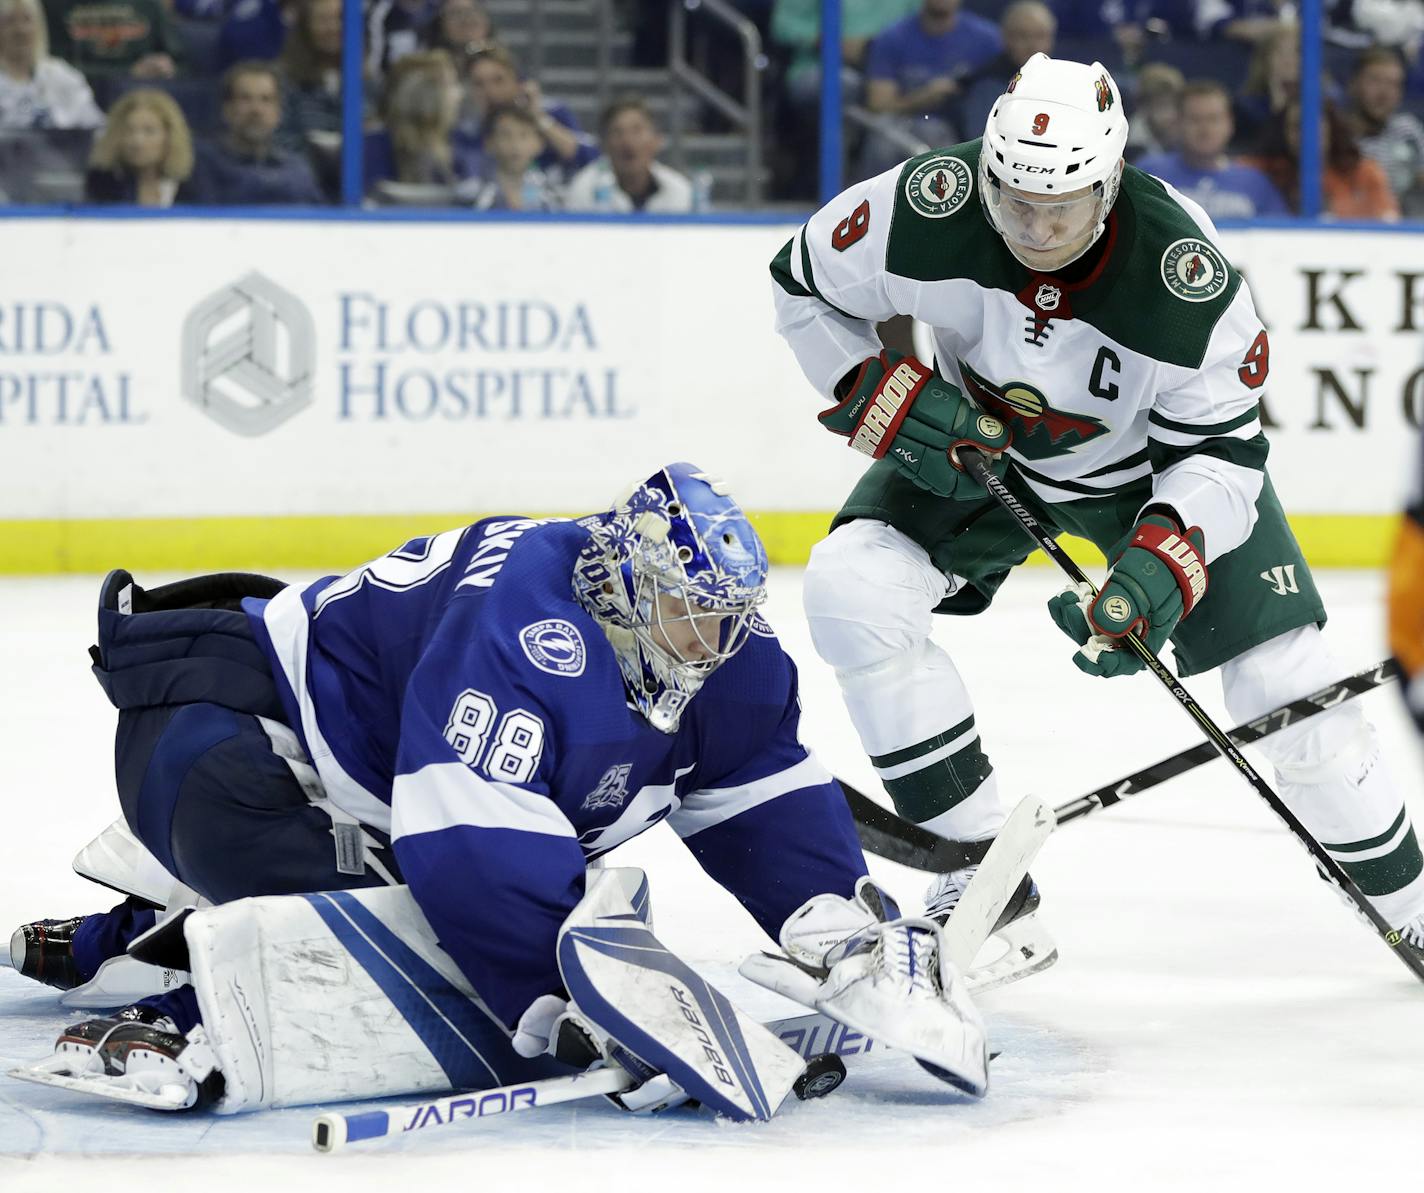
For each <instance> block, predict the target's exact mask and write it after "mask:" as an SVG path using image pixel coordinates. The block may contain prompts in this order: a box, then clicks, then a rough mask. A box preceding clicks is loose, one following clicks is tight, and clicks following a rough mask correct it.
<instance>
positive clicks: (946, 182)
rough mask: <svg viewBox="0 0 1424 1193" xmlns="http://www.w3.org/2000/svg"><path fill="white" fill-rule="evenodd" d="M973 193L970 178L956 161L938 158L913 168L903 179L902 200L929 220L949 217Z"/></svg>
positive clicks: (963, 167) (971, 178) (955, 158)
mask: <svg viewBox="0 0 1424 1193" xmlns="http://www.w3.org/2000/svg"><path fill="white" fill-rule="evenodd" d="M973 189H974V175H973V174H971V173H970V172H969V167H968V166H966V165H965V164H964V163H963V162H962V161H960V160H959V159H958V158H957V157H947V156H944V155H940V156H937V157H932V158H930V159H929V160H928V161H925V162H922V163H921V164H920V165H918V166H916V167H915V168H914V169H913V170H912V171H911V172H910V176H909V177H908V178H906V179H905V198H906V199H908V200H909V202H910V206H911V207H913V208H914V209H915V210H916V211H918V212H919V213H920V214H921V215H923V216H927V217H928V218H930V219H932V220H938V219H943V218H944V217H945V216H947V215H953V214H954V213H955V212H956V211H958V210H959V209H960V208H961V207H963V206H964V204H965V202H966V201H967V200H968V198H969V195H970V192H971V191H973Z"/></svg>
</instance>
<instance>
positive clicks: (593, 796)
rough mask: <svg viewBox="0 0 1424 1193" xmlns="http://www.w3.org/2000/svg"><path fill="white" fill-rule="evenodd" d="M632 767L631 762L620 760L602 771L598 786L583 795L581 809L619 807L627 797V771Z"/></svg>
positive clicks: (590, 810) (588, 810) (591, 810)
mask: <svg viewBox="0 0 1424 1193" xmlns="http://www.w3.org/2000/svg"><path fill="white" fill-rule="evenodd" d="M632 769H633V764H632V763H631V762H620V763H617V764H615V765H614V766H610V767H609V768H608V769H607V770H606V771H604V772H603V778H601V779H599V780H598V786H597V787H595V788H594V789H593V790H592V791H590V792H589V793H588V794H587V795H586V796H584V800H583V804H582V805H581V806H582V808H583V810H584V811H585V812H596V811H598V809H599V808H621V807H622V806H623V801H624V800H625V799H627V798H628V773H629V772H630V771H631V770H632Z"/></svg>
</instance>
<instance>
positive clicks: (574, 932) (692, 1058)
mask: <svg viewBox="0 0 1424 1193" xmlns="http://www.w3.org/2000/svg"><path fill="white" fill-rule="evenodd" d="M617 875H618V872H617V870H603V871H599V872H596V873H592V874H590V876H589V884H588V893H587V894H586V895H585V896H584V898H583V900H582V901H581V902H580V903H579V905H578V906H577V907H576V908H574V910H573V912H572V913H571V914H570V915H569V917H568V919H567V920H566V921H565V922H564V926H563V928H562V929H561V931H560V934H559V944H558V960H559V972H560V974H561V975H562V977H563V979H564V985H565V986H566V987H567V989H568V991H569V993H570V994H571V995H572V996H573V999H574V1002H575V1004H576V1005H577V1007H578V1008H579V1011H580V1012H581V1013H582V1015H583V1016H584V1017H585V1018H586V1019H587V1020H588V1021H589V1022H591V1023H592V1024H593V1025H594V1026H595V1027H597V1029H598V1030H599V1031H600V1032H602V1033H604V1034H605V1035H607V1036H608V1037H610V1038H611V1039H612V1040H614V1041H616V1042H617V1043H618V1044H619V1045H621V1046H622V1047H623V1048H624V1049H626V1050H627V1051H628V1052H630V1053H632V1054H633V1055H634V1056H635V1057H637V1058H638V1059H639V1060H641V1061H642V1062H643V1063H644V1064H645V1065H647V1066H649V1067H650V1068H653V1069H656V1070H658V1071H660V1072H664V1073H666V1074H667V1075H668V1076H669V1077H671V1078H672V1080H673V1081H674V1082H675V1083H676V1084H677V1085H678V1086H680V1087H681V1088H682V1089H683V1090H685V1091H686V1092H687V1094H688V1095H689V1096H690V1097H693V1098H696V1099H697V1100H698V1101H700V1102H702V1103H703V1104H704V1105H706V1106H708V1107H710V1108H711V1109H713V1110H715V1111H717V1112H718V1113H719V1114H724V1115H726V1116H727V1117H729V1118H732V1119H737V1120H742V1121H745V1120H753V1119H754V1120H766V1119H769V1118H771V1116H772V1115H773V1114H775V1113H776V1111H777V1109H778V1108H779V1107H780V1106H781V1104H782V1102H784V1101H785V1100H786V1098H787V1096H788V1095H789V1094H790V1093H791V1092H792V1087H793V1086H794V1085H795V1083H796V1079H797V1078H798V1077H800V1076H801V1073H802V1071H803V1069H804V1067H805V1066H804V1063H803V1061H802V1060H801V1058H800V1057H799V1056H798V1055H797V1054H796V1053H795V1052H793V1051H792V1050H791V1049H790V1048H788V1047H787V1046H786V1045H785V1044H783V1043H782V1042H781V1041H780V1040H778V1039H777V1038H776V1037H775V1036H774V1035H772V1033H771V1032H769V1031H767V1030H766V1028H764V1027H762V1025H761V1024H759V1023H757V1022H756V1021H755V1020H753V1019H751V1018H749V1017H747V1016H746V1015H744V1014H742V1013H741V1012H740V1011H738V1010H737V1009H736V1007H734V1006H733V1005H732V1004H731V1003H730V1002H729V1001H728V1000H727V999H726V998H725V997H724V996H723V995H721V994H719V993H718V992H717V991H716V990H714V989H713V988H712V987H711V986H710V985H708V983H707V982H706V981H704V980H703V979H702V978H701V977H700V976H699V975H698V974H696V973H694V972H693V970H692V969H691V968H690V967H689V966H688V965H687V964H686V963H685V962H683V961H681V960H680V959H678V958H677V957H676V956H674V955H673V954H672V953H670V952H669V951H668V950H667V949H666V948H665V947H664V946H663V945H662V944H661V943H660V942H659V941H658V939H657V937H655V936H654V935H653V934H652V932H651V931H649V930H648V929H647V928H646V927H645V926H644V925H643V923H642V922H641V921H640V919H639V918H638V916H637V913H636V912H635V911H634V910H633V906H632V904H631V903H630V902H629V900H628V897H627V894H626V887H625V886H624V884H622V883H621V882H620V880H619V879H618V876H617Z"/></svg>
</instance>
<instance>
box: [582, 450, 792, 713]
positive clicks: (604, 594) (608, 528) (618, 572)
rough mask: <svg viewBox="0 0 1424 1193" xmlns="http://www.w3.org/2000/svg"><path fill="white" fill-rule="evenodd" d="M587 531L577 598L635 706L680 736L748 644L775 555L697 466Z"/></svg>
mask: <svg viewBox="0 0 1424 1193" xmlns="http://www.w3.org/2000/svg"><path fill="white" fill-rule="evenodd" d="M580 525H582V526H583V527H584V528H585V529H586V530H588V532H589V542H588V545H587V546H585V547H584V548H583V550H582V551H580V552H579V557H578V562H577V563H576V564H575V566H574V595H575V596H576V597H577V598H578V600H579V603H580V604H582V605H583V607H584V608H585V609H587V610H588V611H589V613H590V614H591V615H592V616H593V618H594V620H595V621H597V622H598V623H599V625H600V626H601V627H602V628H603V631H604V633H605V634H607V635H608V640H609V642H610V643H612V645H613V650H614V653H615V654H616V655H617V657H618V666H619V669H620V670H621V671H622V672H623V679H624V681H625V684H626V686H627V689H628V693H629V697H630V700H631V702H632V703H633V705H634V707H636V708H637V709H638V711H639V712H641V713H642V714H643V715H644V716H645V717H647V719H648V722H649V723H650V724H651V725H652V726H653V728H654V729H657V730H659V731H661V732H663V733H673V732H676V730H677V726H678V722H679V720H680V719H681V717H682V712H683V709H684V708H685V707H686V706H687V702H688V701H689V700H691V699H692V697H693V696H694V695H695V694H696V692H697V690H698V689H699V688H700V687H701V686H702V685H703V684H704V683H705V682H706V681H707V677H708V676H709V675H711V674H712V672H713V671H715V670H716V669H717V667H719V666H720V665H721V664H722V663H724V662H726V661H727V660H728V659H729V658H731V657H732V655H734V654H735V653H736V652H737V651H738V650H739V649H740V648H741V646H742V644H743V643H744V642H745V641H746V639H747V634H748V633H749V632H750V628H751V622H752V616H753V613H754V611H755V609H756V607H757V606H758V605H760V604H761V603H762V601H763V600H765V599H766V572H767V559H766V550H765V548H764V547H763V546H762V544H761V540H760V539H759V538H757V534H756V531H755V530H753V529H752V526H751V523H750V522H748V521H747V517H746V515H745V514H744V513H743V512H742V509H741V507H740V506H739V505H737V503H736V502H735V501H733V500H732V499H731V498H730V497H729V496H727V491H726V488H725V486H724V485H723V484H722V482H721V481H720V480H718V479H717V478H715V477H712V476H708V475H707V474H706V473H704V472H702V471H701V470H699V469H698V468H697V467H696V466H695V465H692V464H671V465H669V466H668V467H666V468H663V469H661V470H659V471H658V472H656V473H654V474H653V475H652V476H651V477H649V478H648V479H647V480H646V481H644V482H643V483H642V484H640V485H638V486H637V488H635V489H634V490H633V491H632V492H631V493H630V494H628V495H627V496H626V497H624V498H622V499H621V500H619V501H618V502H616V503H615V504H614V506H613V508H612V509H611V510H609V511H607V512H605V513H601V514H594V515H592V516H591V517H589V518H585V519H584V520H583V521H582V522H581V523H580Z"/></svg>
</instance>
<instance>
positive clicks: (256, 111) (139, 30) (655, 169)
mask: <svg viewBox="0 0 1424 1193" xmlns="http://www.w3.org/2000/svg"><path fill="white" fill-rule="evenodd" d="M343 12H344V6H343V4H342V0H46V3H45V4H43V5H41V3H40V0H0V200H4V201H7V202H45V201H54V200H56V199H60V200H77V199H79V198H80V195H79V194H78V193H66V192H65V191H64V189H63V187H62V185H61V186H60V189H58V190H56V189H55V188H56V185H57V184H56V179H58V180H59V183H60V184H63V183H65V182H66V181H71V185H72V187H73V189H74V190H75V191H78V190H79V189H80V187H81V186H82V198H83V201H85V202H88V203H123V204H136V205H139V206H146V207H171V206H182V205H189V204H203V205H218V206H235V207H236V206H256V205H313V204H324V203H334V202H337V201H338V200H339V197H340V190H341V187H340V182H341V178H340V175H341V145H342V134H343V75H342V50H343ZM363 12H364V16H365V22H364V28H363V30H362V44H363V54H362V61H361V76H362V77H361V79H360V84H361V86H360V91H361V96H362V112H361V130H362V151H363V152H362V160H363V169H364V178H363V180H362V181H363V194H364V195H365V197H366V199H367V201H368V202H370V203H422V204H433V205H457V206H461V205H462V206H468V207H472V208H475V209H478V210H486V211H560V210H570V211H606V212H613V211H618V212H640V211H653V212H679V211H690V210H692V209H693V208H694V206H695V204H696V203H697V202H700V201H701V199H700V197H699V196H698V194H697V193H696V190H695V188H694V186H693V184H692V182H691V180H690V179H688V178H687V177H685V176H684V175H682V174H680V173H678V172H677V171H675V170H673V169H671V168H670V167H669V166H667V165H666V164H664V163H663V162H661V161H660V160H658V159H659V155H660V154H661V153H662V151H663V146H664V141H663V136H662V132H661V130H660V128H659V124H658V120H657V117H656V115H655V112H654V108H653V107H652V106H651V105H650V104H649V103H647V102H646V101H645V100H644V99H643V98H641V97H639V96H636V95H629V96H622V97H619V98H616V99H615V100H614V101H613V102H612V103H610V104H608V105H606V108H605V110H604V112H603V113H602V119H601V121H600V122H599V127H598V129H597V130H596V131H595V132H593V133H591V132H589V131H586V130H585V129H584V128H583V127H582V126H581V125H580V123H579V121H578V119H577V118H576V117H575V115H574V113H573V111H572V110H571V109H570V107H569V106H568V105H566V104H564V103H560V102H559V101H558V100H556V99H554V98H551V97H548V96H546V95H544V93H543V91H542V89H541V87H540V84H539V82H538V80H537V79H533V78H529V77H526V75H525V74H524V73H523V72H522V70H521V66H520V63H519V61H518V59H517V58H516V56H515V55H514V54H513V53H512V52H511V51H510V50H509V49H508V48H507V47H506V46H504V45H503V44H501V42H500V41H499V38H498V34H497V30H496V29H495V25H494V21H493V20H492V19H491V16H490V13H489V11H488V9H487V8H486V7H485V5H484V4H482V3H481V2H480V0H374V2H373V0H367V2H366V3H365V4H364V5H363ZM66 166H67V167H69V170H68V173H66V170H65V167H66ZM81 179H82V182H81ZM47 187H48V188H49V189H46V188H47Z"/></svg>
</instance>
